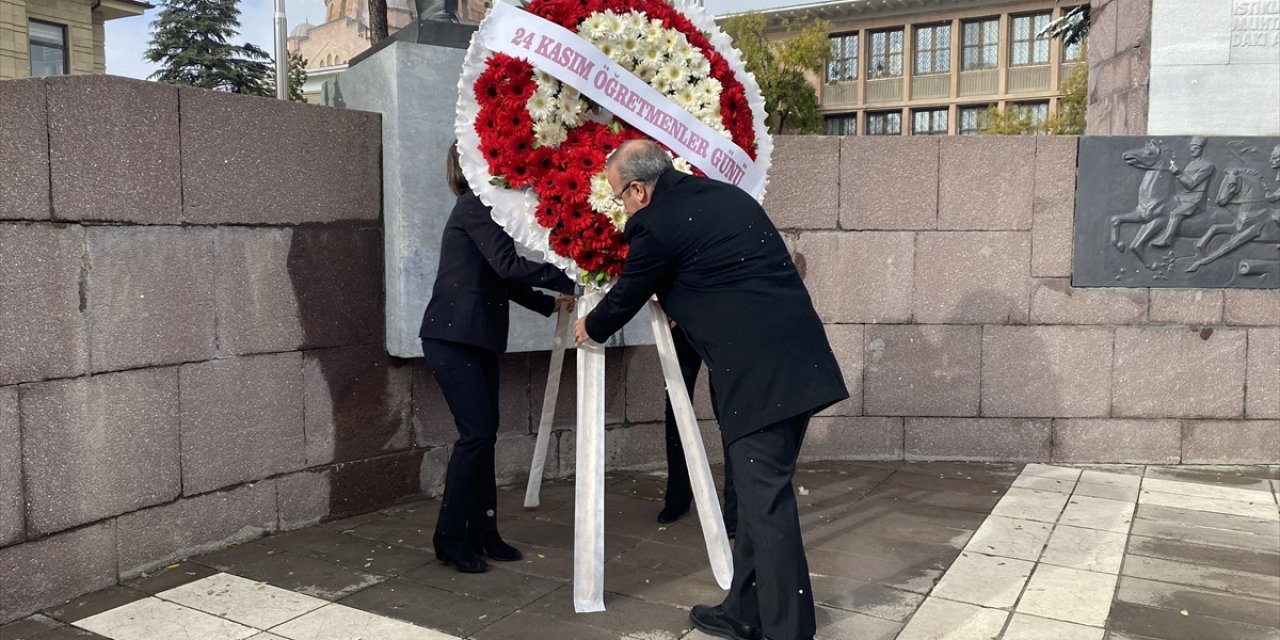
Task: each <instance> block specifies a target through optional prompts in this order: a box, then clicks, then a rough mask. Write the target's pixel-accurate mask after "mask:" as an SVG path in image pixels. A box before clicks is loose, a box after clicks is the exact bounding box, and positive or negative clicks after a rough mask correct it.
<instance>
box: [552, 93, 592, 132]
mask: <svg viewBox="0 0 1280 640" xmlns="http://www.w3.org/2000/svg"><path fill="white" fill-rule="evenodd" d="M555 108H556V114H557V115H558V116H559V117H560V122H563V123H564V125H565V126H566V127H576V126H578V125H580V124H582V122H583V118H584V116H583V112H585V111H586V110H587V105H586V103H584V102H583V101H582V99H581V98H579V97H578V92H577V90H575V89H574V88H573V87H565V88H564V89H563V90H562V91H561V92H560V95H559V96H557V97H556V102H555Z"/></svg>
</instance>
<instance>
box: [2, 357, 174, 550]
mask: <svg viewBox="0 0 1280 640" xmlns="http://www.w3.org/2000/svg"><path fill="white" fill-rule="evenodd" d="M22 425H23V428H22V431H23V433H22V450H23V459H24V461H25V462H24V469H25V470H26V487H27V505H28V506H27V519H28V521H29V524H30V534H31V535H33V536H34V535H46V534H49V533H52V532H54V531H60V530H62V529H67V528H70V527H73V526H76V525H79V524H84V523H88V522H94V521H96V520H101V519H103V518H109V517H111V516H115V515H119V514H121V513H127V512H130V511H135V510H137V509H141V508H143V507H147V506H151V505H154V504H159V503H161V502H167V501H169V500H172V499H174V498H176V497H178V493H179V492H180V491H181V471H180V469H179V466H178V463H179V460H178V457H179V454H178V369H177V367H163V368H156V369H139V370H137V371H126V372H123V373H115V374H109V375H103V376H92V377H88V378H77V379H74V380H59V381H55V382H45V383H41V384H35V385H29V386H27V387H24V388H23V392H22Z"/></svg>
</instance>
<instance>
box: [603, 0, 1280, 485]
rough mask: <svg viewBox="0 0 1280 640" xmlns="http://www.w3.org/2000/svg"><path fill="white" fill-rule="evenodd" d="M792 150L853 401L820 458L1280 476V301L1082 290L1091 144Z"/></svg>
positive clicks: (825, 417) (794, 143)
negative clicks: (1076, 283)
mask: <svg viewBox="0 0 1280 640" xmlns="http://www.w3.org/2000/svg"><path fill="white" fill-rule="evenodd" d="M1120 1H1121V0H1115V1H1114V2H1113V3H1112V4H1118V3H1119V2H1120ZM777 142H778V151H777V154H778V157H779V158H780V163H779V166H778V169H777V171H775V172H774V173H773V175H772V180H771V183H770V186H769V192H768V197H767V198H766V202H765V206H766V209H767V210H768V211H769V214H770V215H771V216H772V217H773V218H774V220H775V222H776V223H777V224H778V226H779V227H780V228H781V229H783V230H784V232H785V233H786V234H787V235H788V236H789V237H790V239H791V243H792V245H793V246H794V247H795V250H796V253H797V255H796V262H797V264H799V265H802V266H803V267H804V278H805V282H806V284H807V285H808V287H809V290H810V293H811V294H812V296H813V299H814V303H815V305H816V307H817V309H818V313H819V314H820V315H821V316H822V319H823V321H824V323H826V327H827V333H828V336H829V337H830V338H831V342H832V346H833V348H834V349H835V351H836V353H837V355H838V356H839V358H840V363H841V366H842V367H843V369H844V373H845V376H846V379H847V381H848V382H849V389H850V391H851V394H852V396H853V397H852V398H850V399H849V400H848V401H846V402H843V403H840V404H839V405H836V406H835V407H832V408H831V409H828V410H827V411H826V412H824V413H823V414H822V415H821V416H820V417H819V418H818V419H817V420H816V421H815V423H814V434H813V437H812V439H811V440H810V441H809V442H808V443H807V444H806V448H805V452H804V455H806V456H808V457H811V458H827V457H850V458H862V459H865V458H886V459H907V460H933V459H952V458H955V459H966V460H1008V461H1055V462H1065V463H1072V462H1078V463H1086V462H1133V463H1174V464H1176V463H1188V464H1214V463H1270V464H1276V463H1277V462H1280V345H1278V344H1277V343H1278V342H1280V290H1274V289H1273V290H1243V289H1232V290H1221V289H1120V288H1114V289H1109V288H1097V289H1078V288H1073V287H1072V286H1071V284H1070V283H1071V278H1070V276H1071V257H1072V235H1073V234H1072V224H1073V217H1074V204H1075V169H1076V146H1077V140H1076V139H1075V138H1069V137H1036V138H996V137H991V138H965V137H945V138H925V137H917V138H901V139H897V138H884V139H876V138H842V139H836V138H826V137H782V138H780V139H778V140H777ZM799 194H805V195H804V197H798V196H799ZM636 392H637V390H635V389H633V388H631V387H630V386H628V388H627V393H628V398H627V402H628V407H630V406H631V405H632V404H633V403H636V402H639V400H638V399H635V398H633V397H632V396H633V394H634V393H636ZM646 398H647V396H646ZM646 401H648V400H646Z"/></svg>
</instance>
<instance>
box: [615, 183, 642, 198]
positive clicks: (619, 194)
mask: <svg viewBox="0 0 1280 640" xmlns="http://www.w3.org/2000/svg"><path fill="white" fill-rule="evenodd" d="M637 182H640V181H639V180H632V181H631V182H628V183H627V186H625V187H623V188H622V191H619V192H617V193H615V194H613V201H614V202H615V203H617V204H622V196H623V195H624V194H626V193H627V190H628V189H630V188H631V185H633V184H636V183H637ZM641 184H643V183H641Z"/></svg>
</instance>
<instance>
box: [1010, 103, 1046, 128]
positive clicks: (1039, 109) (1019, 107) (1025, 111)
mask: <svg viewBox="0 0 1280 640" xmlns="http://www.w3.org/2000/svg"><path fill="white" fill-rule="evenodd" d="M1009 108H1010V109H1013V111H1014V113H1017V114H1018V115H1019V116H1020V117H1024V118H1030V119H1031V124H1033V125H1035V126H1037V127H1038V126H1040V125H1042V124H1044V121H1045V120H1048V119H1049V102H1048V101H1047V100H1041V101H1036V102H1014V103H1011V104H1010V105H1009Z"/></svg>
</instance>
